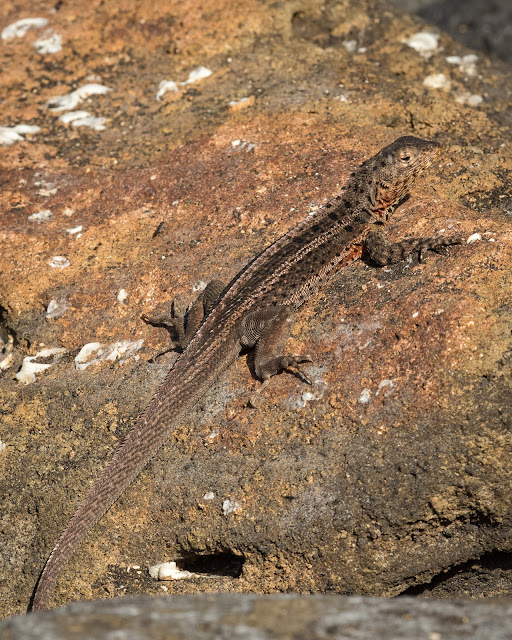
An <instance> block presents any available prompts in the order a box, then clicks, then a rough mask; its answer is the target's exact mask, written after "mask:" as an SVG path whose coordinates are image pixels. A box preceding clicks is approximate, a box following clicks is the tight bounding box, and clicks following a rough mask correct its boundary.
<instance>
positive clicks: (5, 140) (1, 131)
mask: <svg viewBox="0 0 512 640" xmlns="http://www.w3.org/2000/svg"><path fill="white" fill-rule="evenodd" d="M38 131H41V128H40V127H38V126H36V125H32V124H16V125H14V127H0V144H3V145H10V144H12V143H13V142H18V141H19V140H25V138H24V137H23V136H24V135H26V134H27V133H37V132H38Z"/></svg>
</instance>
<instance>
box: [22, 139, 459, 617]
mask: <svg viewBox="0 0 512 640" xmlns="http://www.w3.org/2000/svg"><path fill="white" fill-rule="evenodd" d="M440 151H441V144H440V143H438V142H434V141H429V140H423V139H420V138H416V137H413V136H403V137H401V138H398V139H397V140H395V141H394V142H393V143H391V144H389V145H388V146H386V147H384V148H383V149H382V150H381V151H379V152H378V153H377V154H376V155H375V156H373V157H372V158H370V159H369V160H367V161H366V162H364V163H363V164H362V165H361V166H360V167H359V168H358V169H357V170H356V171H355V172H354V173H352V174H351V177H350V178H349V180H348V181H347V183H346V184H345V186H344V187H343V189H342V190H341V191H340V192H339V194H338V195H336V196H335V197H334V198H333V199H331V200H329V201H328V202H326V203H325V204H324V205H322V206H321V207H319V209H318V210H317V211H316V212H315V213H314V214H313V215H310V216H308V218H306V219H305V220H303V221H302V222H300V223H299V224H298V225H297V226H295V227H294V228H292V229H291V230H290V231H288V233H285V234H284V235H282V236H281V237H280V238H278V239H277V240H276V241H275V242H273V243H272V244H270V245H269V246H268V247H267V248H266V249H264V250H263V251H262V252H261V253H260V254H259V255H258V256H257V257H256V258H254V259H253V260H252V261H251V262H249V263H248V264H247V266H245V267H244V268H243V269H242V270H241V271H240V272H239V273H238V274H237V275H236V276H235V277H234V278H233V279H232V280H231V282H230V283H229V284H228V285H227V286H223V285H222V284H221V283H220V282H219V281H214V282H212V283H210V284H209V285H208V286H207V287H206V288H205V290H204V291H203V292H202V293H201V294H200V296H199V298H198V299H197V300H196V302H195V303H194V304H193V305H192V306H191V308H190V309H189V311H188V313H186V317H185V318H183V319H181V320H178V319H176V318H175V319H174V325H175V327H176V330H177V333H178V342H180V343H181V346H182V347H183V350H182V353H181V354H180V355H179V356H178V359H177V360H176V362H175V363H174V366H173V367H172V368H171V370H170V371H169V373H168V374H167V376H166V378H165V379H164V381H163V382H162V383H161V384H160V386H159V387H158V389H157V391H156V393H155V395H154V396H153V398H152V400H151V401H150V402H149V404H148V406H147V407H146V409H145V410H144V411H143V413H142V414H141V415H140V417H139V418H138V420H137V421H136V422H135V424H134V425H133V426H132V427H131V429H130V431H129V432H128V435H127V436H126V439H125V440H124V442H123V444H122V445H121V446H120V447H119V448H118V449H117V451H116V453H115V454H114V456H113V457H112V459H111V461H110V462H109V463H108V464H107V466H106V467H105V469H104V470H103V472H102V473H101V474H100V476H99V477H98V479H97V480H96V481H95V482H94V483H93V485H92V487H91V488H90V489H89V490H88V492H87V493H86V495H85V497H84V498H83V500H82V502H81V503H80V504H79V506H78V508H77V510H76V512H75V514H74V515H73V517H72V518H71V520H70V521H69V522H68V524H67V526H66V527H65V529H64V531H63V533H62V534H61V536H60V538H59V540H58V542H57V544H56V545H55V547H54V549H53V551H52V553H51V554H50V556H49V558H48V560H47V562H46V564H45V566H44V568H43V571H42V573H41V574H40V577H39V580H38V582H37V585H36V588H35V590H34V593H33V598H32V602H31V609H32V610H34V611H35V610H40V609H45V608H47V607H48V605H49V602H50V599H51V596H52V594H53V591H54V589H55V586H56V583H57V580H58V577H59V575H60V574H61V572H62V570H63V568H64V566H65V565H66V563H67V562H68V560H69V559H70V557H71V556H72V555H73V553H74V552H75V550H76V549H77V547H78V546H79V545H80V544H81V542H82V540H83V539H84V538H85V537H86V535H87V534H88V533H89V532H90V530H91V529H92V528H93V527H94V525H95V524H96V523H97V522H98V521H99V520H100V519H101V518H102V516H103V515H104V514H105V513H106V511H107V510H108V509H109V508H110V507H111V506H112V504H113V503H114V502H115V501H116V500H117V499H118V498H119V496H120V495H121V494H122V493H123V492H124V491H125V489H126V488H127V487H128V486H129V485H130V484H131V482H132V481H133V480H134V479H135V478H136V476H137V475H138V474H139V473H140V471H141V470H142V469H143V467H145V465H146V464H147V463H148V462H149V460H150V459H151V458H152V457H153V455H154V454H155V453H156V451H157V450H158V449H159V447H160V446H161V445H162V444H163V443H164V441H165V440H166V439H167V438H168V437H169V436H170V434H171V433H172V432H173V430H174V429H176V428H177V427H178V426H179V425H180V423H181V422H182V421H183V419H184V417H185V416H186V414H187V412H188V411H189V410H190V408H191V407H192V406H194V405H195V404H196V403H197V402H198V401H199V399H200V397H202V396H203V395H204V393H205V391H206V390H207V389H208V388H210V387H211V386H212V385H213V384H214V382H215V381H216V380H217V378H218V377H219V376H220V375H221V373H222V372H223V371H224V370H226V369H227V367H229V366H230V365H231V364H232V363H233V362H234V361H235V359H236V358H237V357H238V356H239V354H240V352H241V351H242V350H243V349H246V348H254V373H255V375H256V377H257V378H258V379H259V380H260V381H262V383H263V385H265V384H266V383H267V382H268V380H270V379H271V378H272V376H274V375H276V374H278V373H280V372H282V371H284V370H288V369H296V370H298V371H300V365H301V364H302V363H305V362H310V361H311V358H310V356H308V355H300V354H296V353H293V354H285V353H284V347H285V345H286V342H287V340H288V336H289V333H290V330H291V325H292V322H293V318H294V314H295V312H296V311H297V310H298V309H299V308H300V307H301V306H302V305H303V304H304V303H305V302H306V301H307V300H308V299H309V298H310V297H311V296H312V295H313V294H315V293H316V292H317V291H318V290H319V289H320V287H322V286H323V285H324V284H326V283H327V282H328V281H329V280H330V279H331V278H332V277H333V276H334V275H335V274H336V273H337V272H338V271H339V270H340V269H341V268H343V267H344V266H346V265H348V264H350V263H351V262H353V261H354V260H357V259H358V258H361V257H362V256H363V257H364V256H367V257H368V258H369V259H370V260H371V261H372V262H373V263H375V264H377V265H379V266H383V265H389V264H394V263H397V262H399V261H401V260H403V259H405V258H406V257H407V256H409V255H410V254H411V253H413V252H418V254H419V259H420V260H422V259H423V258H424V257H425V255H426V252H427V251H429V250H433V251H437V252H440V253H441V252H442V253H444V252H446V248H447V247H448V246H450V245H454V244H461V243H462V240H461V238H460V236H458V235H449V236H438V237H428V238H411V239H406V240H403V241H401V242H397V243H389V242H388V241H387V240H386V237H385V235H384V234H383V228H384V226H385V224H386V223H387V221H388V219H389V218H390V216H391V214H392V213H393V212H394V211H395V209H396V208H397V207H398V206H399V205H400V204H401V203H402V202H403V201H404V199H405V198H406V196H407V195H408V191H409V187H410V186H411V184H412V183H413V182H414V181H415V179H416V178H417V177H418V175H419V174H421V173H423V172H424V171H425V169H427V167H429V166H430V165H431V164H432V163H433V162H434V161H435V160H436V158H437V157H438V155H439V153H440ZM173 315H174V313H173ZM306 381H307V378H306ZM260 388H261V387H260Z"/></svg>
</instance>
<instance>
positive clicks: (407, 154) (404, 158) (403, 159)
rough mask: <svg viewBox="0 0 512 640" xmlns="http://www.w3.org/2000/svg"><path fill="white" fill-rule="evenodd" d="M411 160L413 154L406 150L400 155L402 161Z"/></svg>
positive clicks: (407, 161) (406, 162) (404, 162)
mask: <svg viewBox="0 0 512 640" xmlns="http://www.w3.org/2000/svg"><path fill="white" fill-rule="evenodd" d="M410 161H411V156H410V154H409V153H407V152H405V151H404V152H403V153H402V154H401V155H400V162H403V164H408V163H409V162H410Z"/></svg>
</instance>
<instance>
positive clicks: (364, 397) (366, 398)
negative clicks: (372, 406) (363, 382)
mask: <svg viewBox="0 0 512 640" xmlns="http://www.w3.org/2000/svg"><path fill="white" fill-rule="evenodd" d="M370 395H371V391H370V389H363V391H362V393H361V395H360V396H359V398H358V399H357V401H358V402H359V404H368V403H369V402H370Z"/></svg>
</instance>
